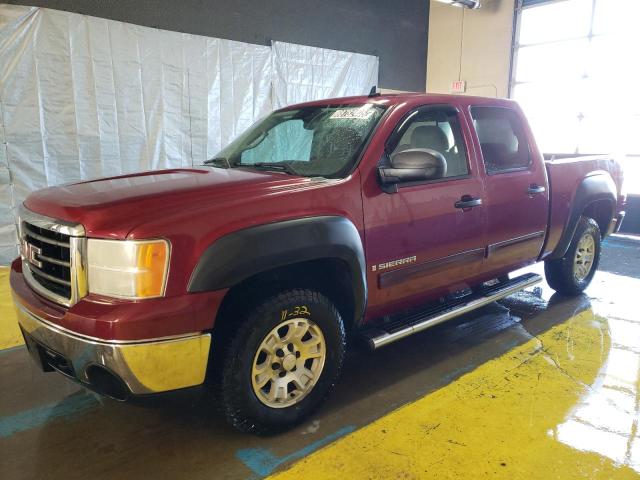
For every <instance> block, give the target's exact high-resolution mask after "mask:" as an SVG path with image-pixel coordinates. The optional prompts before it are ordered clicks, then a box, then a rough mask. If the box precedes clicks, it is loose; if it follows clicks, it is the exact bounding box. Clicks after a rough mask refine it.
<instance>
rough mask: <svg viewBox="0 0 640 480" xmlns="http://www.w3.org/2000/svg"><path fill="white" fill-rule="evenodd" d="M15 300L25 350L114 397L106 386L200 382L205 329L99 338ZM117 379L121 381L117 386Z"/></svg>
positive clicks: (172, 386) (207, 338) (142, 388)
mask: <svg viewBox="0 0 640 480" xmlns="http://www.w3.org/2000/svg"><path fill="white" fill-rule="evenodd" d="M15 303H16V310H17V314H18V321H19V323H20V327H21V329H22V333H23V335H24V337H25V342H26V344H27V348H28V349H29V353H30V354H31V356H32V357H33V359H34V360H35V361H36V363H37V364H38V365H39V366H40V367H41V368H42V369H43V370H45V371H50V370H57V371H59V372H60V373H62V374H64V375H66V376H68V377H71V378H73V379H74V380H77V381H79V382H80V383H82V384H84V385H85V386H87V387H89V388H92V389H94V390H97V391H99V392H101V393H104V394H106V395H109V396H113V397H115V398H120V397H121V395H116V394H113V393H112V392H110V391H108V390H109V389H114V390H122V391H123V393H125V394H126V395H122V397H123V398H126V396H127V395H128V394H133V395H145V394H152V393H159V392H165V391H169V390H177V389H180V388H186V387H192V386H196V385H201V384H202V383H203V382H204V379H205V374H206V371H207V362H208V358H209V348H210V346H211V335H210V334H199V335H189V336H184V337H177V338H175V337H172V338H162V339H154V340H144V341H139V342H134V341H125V342H122V341H104V340H100V339H93V338H90V337H84V336H81V335H78V334H74V333H73V332H70V331H68V330H65V329H62V328H60V327H58V326H56V325H53V324H51V323H49V322H46V321H44V320H42V319H41V318H39V317H36V316H35V315H33V314H32V313H31V312H29V311H27V310H25V309H24V308H23V307H21V306H19V303H18V302H15ZM118 383H120V386H121V387H123V388H121V389H119V388H118Z"/></svg>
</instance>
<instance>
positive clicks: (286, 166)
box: [236, 162, 300, 175]
mask: <svg viewBox="0 0 640 480" xmlns="http://www.w3.org/2000/svg"><path fill="white" fill-rule="evenodd" d="M236 166H237V167H247V168H257V169H259V170H278V171H281V172H285V173H288V174H289V175H300V174H299V173H298V172H297V171H296V170H295V169H294V168H293V167H292V166H291V164H290V163H288V162H257V163H239V164H237V165H236Z"/></svg>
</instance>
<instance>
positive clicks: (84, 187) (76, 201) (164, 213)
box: [25, 168, 312, 239]
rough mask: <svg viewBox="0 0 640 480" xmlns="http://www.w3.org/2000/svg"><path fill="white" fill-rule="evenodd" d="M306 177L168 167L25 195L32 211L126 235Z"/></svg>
mask: <svg viewBox="0 0 640 480" xmlns="http://www.w3.org/2000/svg"><path fill="white" fill-rule="evenodd" d="M311 181H312V180H311V179H309V178H306V177H297V176H290V175H287V174H285V173H280V172H266V171H264V172H262V171H252V170H244V169H221V168H204V169H173V170H159V171H153V172H142V173H137V174H132V175H123V176H119V177H111V178H103V179H98V180H91V181H86V182H79V183H73V184H68V185H62V186H59V187H50V188H45V189H43V190H39V191H37V192H35V193H33V194H31V195H30V196H29V197H28V198H27V200H26V201H25V206H26V207H27V208H28V209H29V210H32V211H34V212H36V213H40V214H42V215H46V216H49V217H52V218H55V219H60V220H66V221H69V222H74V223H81V224H82V225H84V228H85V230H86V231H87V235H88V236H93V237H101V238H119V239H122V238H126V237H127V235H128V234H129V232H131V230H133V229H134V228H135V227H136V226H138V225H140V224H142V223H144V222H148V221H153V220H156V219H158V218H167V217H170V216H171V215H172V214H175V213H177V212H184V211H185V210H188V209H195V208H198V207H202V206H203V205H211V207H212V208H215V209H223V208H224V207H225V205H226V204H230V203H235V202H238V201H243V202H244V201H255V200H257V199H259V198H261V197H263V196H265V195H268V194H270V193H275V192H277V191H282V190H287V189H298V188H304V187H305V186H307V185H309V183H310V182H311Z"/></svg>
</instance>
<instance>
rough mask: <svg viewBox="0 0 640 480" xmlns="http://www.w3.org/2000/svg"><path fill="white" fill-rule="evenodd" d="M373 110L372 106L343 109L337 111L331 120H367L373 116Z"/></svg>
mask: <svg viewBox="0 0 640 480" xmlns="http://www.w3.org/2000/svg"><path fill="white" fill-rule="evenodd" d="M374 112H375V110H373V109H372V108H371V107H370V105H363V106H362V107H359V108H342V109H340V110H336V111H335V112H333V113H332V114H331V116H330V117H329V118H331V119H334V120H335V119H349V120H366V119H368V118H369V117H371V115H373V114H374Z"/></svg>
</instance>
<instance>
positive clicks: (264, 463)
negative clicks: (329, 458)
mask: <svg viewBox="0 0 640 480" xmlns="http://www.w3.org/2000/svg"><path fill="white" fill-rule="evenodd" d="M355 429H356V427H355V426H354V425H348V426H346V427H344V428H341V429H340V430H338V431H337V432H334V433H332V434H331V435H327V436H326V437H324V438H321V439H320V440H318V441H316V442H313V443H311V444H309V445H307V446H306V447H304V448H301V449H300V450H296V451H295V452H293V453H290V454H289V455H285V456H284V457H278V456H276V455H274V454H273V453H271V452H270V451H269V450H267V449H264V448H243V449H242V450H238V451H237V452H236V457H237V458H238V459H240V460H241V461H242V462H243V463H244V464H245V465H246V466H247V467H249V468H250V469H251V471H253V472H254V473H256V474H257V475H259V476H261V477H266V476H267V475H269V474H271V473H272V472H273V471H274V470H275V469H276V468H278V467H279V466H280V465H282V464H284V463H287V462H290V461H292V460H299V459H301V458H303V457H306V456H307V455H309V454H310V453H313V452H314V451H316V450H318V449H319V448H321V447H324V446H325V445H327V444H328V443H331V442H333V441H334V440H337V439H338V438H340V437H343V436H345V435H347V434H348V433H351V432H353V431H354V430H355Z"/></svg>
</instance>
